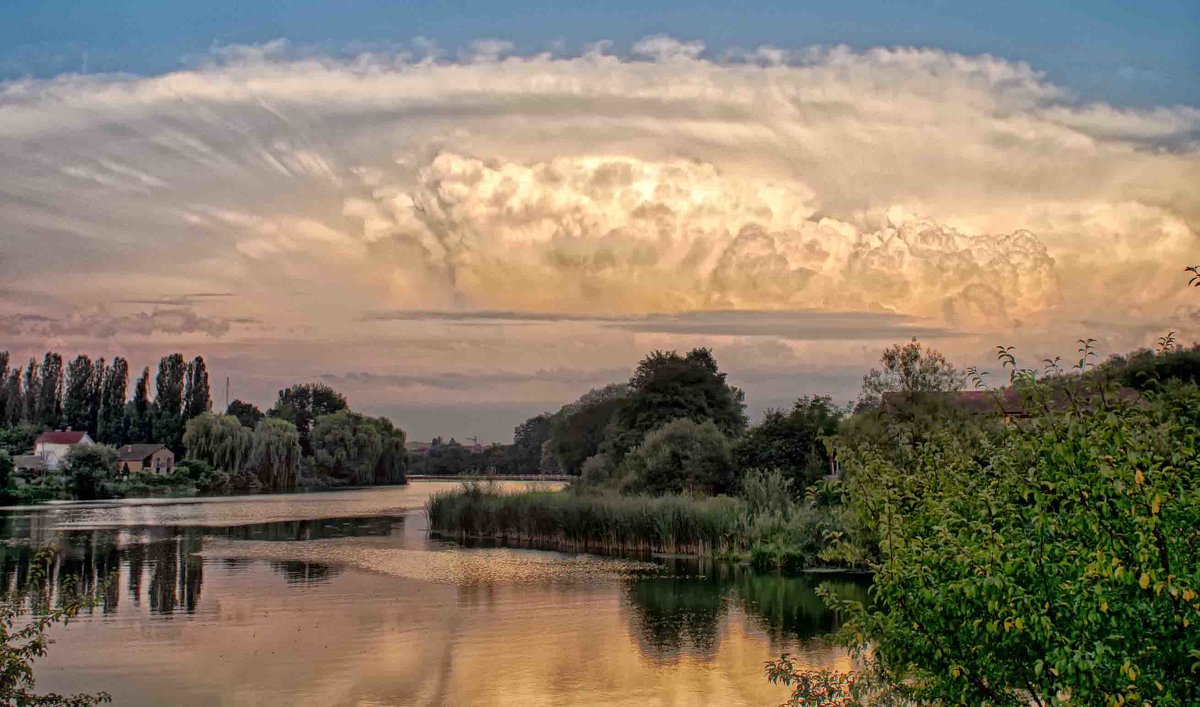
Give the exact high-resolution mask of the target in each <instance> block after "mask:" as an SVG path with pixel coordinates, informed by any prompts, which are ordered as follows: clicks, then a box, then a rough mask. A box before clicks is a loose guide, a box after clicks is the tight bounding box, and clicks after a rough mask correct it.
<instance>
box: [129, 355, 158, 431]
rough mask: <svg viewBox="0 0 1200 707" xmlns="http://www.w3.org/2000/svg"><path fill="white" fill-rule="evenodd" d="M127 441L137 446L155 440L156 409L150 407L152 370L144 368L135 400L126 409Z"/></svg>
mask: <svg viewBox="0 0 1200 707" xmlns="http://www.w3.org/2000/svg"><path fill="white" fill-rule="evenodd" d="M125 413H126V414H125V418H126V419H125V423H124V426H125V429H126V430H127V434H128V437H127V439H128V440H129V441H130V442H133V443H135V444H137V443H146V442H150V441H152V440H153V439H154V408H152V407H151V405H150V369H149V368H143V369H142V375H141V376H139V377H138V379H137V382H136V383H135V384H134V386H133V400H130V401H129V405H127V406H126V407H125Z"/></svg>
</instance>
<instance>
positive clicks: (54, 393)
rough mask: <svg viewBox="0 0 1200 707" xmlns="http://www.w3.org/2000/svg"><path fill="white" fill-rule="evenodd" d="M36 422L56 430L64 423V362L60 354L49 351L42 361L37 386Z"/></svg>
mask: <svg viewBox="0 0 1200 707" xmlns="http://www.w3.org/2000/svg"><path fill="white" fill-rule="evenodd" d="M37 391H38V397H37V413H36V415H35V421H36V422H37V424H39V425H42V426H43V427H49V428H56V427H58V426H59V424H60V423H61V422H62V396H63V360H62V356H61V355H60V354H57V353H55V352H53V351H47V352H46V356H45V358H44V359H42V367H41V380H40V382H39V383H38V386H37Z"/></svg>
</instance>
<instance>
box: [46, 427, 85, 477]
mask: <svg viewBox="0 0 1200 707" xmlns="http://www.w3.org/2000/svg"><path fill="white" fill-rule="evenodd" d="M80 444H95V442H93V441H92V438H91V437H89V436H88V433H87V432H76V431H74V430H52V431H50V432H43V433H42V434H40V435H38V438H37V439H36V440H34V442H33V455H34V456H36V457H40V458H41V460H42V461H43V462H44V463H45V464H46V469H47V470H49V471H58V468H59V467H60V466H62V463H63V462H64V461H65V460H66V458H67V452H69V451H71V448H72V447H74V446H76V445H80Z"/></svg>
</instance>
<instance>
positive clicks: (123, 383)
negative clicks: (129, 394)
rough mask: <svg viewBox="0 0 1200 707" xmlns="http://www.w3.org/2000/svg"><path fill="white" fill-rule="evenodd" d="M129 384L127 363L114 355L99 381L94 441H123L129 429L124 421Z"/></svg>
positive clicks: (117, 442)
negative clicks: (126, 392)
mask: <svg viewBox="0 0 1200 707" xmlns="http://www.w3.org/2000/svg"><path fill="white" fill-rule="evenodd" d="M128 386H129V363H128V362H127V361H126V360H125V359H123V358H121V357H120V356H116V357H114V358H113V360H112V365H111V366H109V367H108V369H107V370H106V371H105V372H104V375H103V379H102V380H101V382H100V399H99V410H98V411H97V417H96V441H97V442H103V443H105V444H123V443H125V441H126V439H127V437H128V435H129V430H128V429H127V427H126V423H125V389H126V388H127V387H128Z"/></svg>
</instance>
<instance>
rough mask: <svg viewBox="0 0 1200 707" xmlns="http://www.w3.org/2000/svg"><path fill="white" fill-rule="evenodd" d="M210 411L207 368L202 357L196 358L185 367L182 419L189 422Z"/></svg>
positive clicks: (210, 401) (210, 400) (210, 398)
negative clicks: (185, 378)
mask: <svg viewBox="0 0 1200 707" xmlns="http://www.w3.org/2000/svg"><path fill="white" fill-rule="evenodd" d="M211 410H212V396H211V392H210V391H209V386H208V367H207V366H205V364H204V357H203V356H197V357H196V358H194V359H192V362H191V363H189V364H188V367H187V381H186V386H185V388H184V394H183V419H184V420H185V421H187V420H190V419H192V418H194V417H197V416H199V415H203V414H204V413H206V412H210V411H211Z"/></svg>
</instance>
